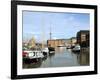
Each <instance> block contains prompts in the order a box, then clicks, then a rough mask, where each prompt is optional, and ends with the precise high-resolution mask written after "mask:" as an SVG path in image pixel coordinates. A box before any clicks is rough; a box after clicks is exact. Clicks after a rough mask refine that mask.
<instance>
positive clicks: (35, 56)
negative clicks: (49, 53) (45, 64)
mask: <svg viewBox="0 0 100 80" xmlns="http://www.w3.org/2000/svg"><path fill="white" fill-rule="evenodd" d="M24 52H26V53H27V54H26V58H27V59H38V58H43V57H44V55H43V53H42V51H39V50H33V51H31V50H29V51H28V50H27V51H24Z"/></svg>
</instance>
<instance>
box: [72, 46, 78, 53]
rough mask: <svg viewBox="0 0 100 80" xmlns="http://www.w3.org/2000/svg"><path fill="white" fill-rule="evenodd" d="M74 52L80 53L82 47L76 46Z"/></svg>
mask: <svg viewBox="0 0 100 80" xmlns="http://www.w3.org/2000/svg"><path fill="white" fill-rule="evenodd" d="M72 51H73V52H80V45H76V46H75V47H74V48H73V49H72Z"/></svg>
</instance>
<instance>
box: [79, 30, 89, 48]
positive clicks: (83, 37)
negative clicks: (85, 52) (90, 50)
mask: <svg viewBox="0 0 100 80" xmlns="http://www.w3.org/2000/svg"><path fill="white" fill-rule="evenodd" d="M89 36H90V34H89V30H80V31H79V32H77V43H78V44H80V46H81V47H89V40H90V39H89Z"/></svg>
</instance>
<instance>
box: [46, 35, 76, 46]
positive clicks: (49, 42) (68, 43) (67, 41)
mask: <svg viewBox="0 0 100 80" xmlns="http://www.w3.org/2000/svg"><path fill="white" fill-rule="evenodd" d="M75 44H76V38H75V37H72V38H70V39H55V40H47V45H48V46H50V47H59V46H66V47H67V46H72V45H75Z"/></svg>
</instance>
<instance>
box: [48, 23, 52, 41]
mask: <svg viewBox="0 0 100 80" xmlns="http://www.w3.org/2000/svg"><path fill="white" fill-rule="evenodd" d="M49 34H50V40H51V39H52V38H51V37H52V33H51V23H50V33H49Z"/></svg>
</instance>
